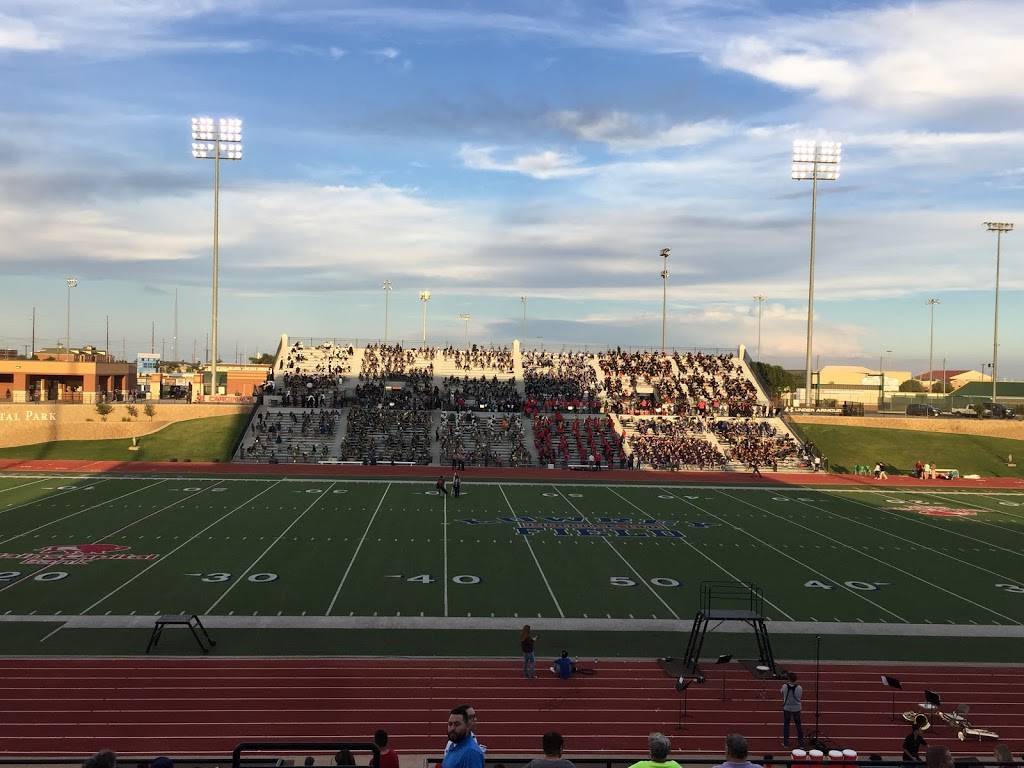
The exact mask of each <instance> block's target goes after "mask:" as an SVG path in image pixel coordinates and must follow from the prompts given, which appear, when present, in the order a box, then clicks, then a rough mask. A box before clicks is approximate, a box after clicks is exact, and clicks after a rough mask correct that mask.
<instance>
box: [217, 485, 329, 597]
mask: <svg viewBox="0 0 1024 768" xmlns="http://www.w3.org/2000/svg"><path fill="white" fill-rule="evenodd" d="M335 485H337V483H331V484H330V485H329V486H328V487H327V490H326V491H324V492H323V493H319V494H317V497H316V498H315V499H313V502H312V503H311V504H310V505H309V506H308V507H306V508H305V509H304V510H302V513H301V514H300V515H299V516H298V517H296V518H295V519H294V520H292V521H291V523H289V525H288V527H287V528H285V529H284V530H283V531H281V533H280V534H278V537H277V538H276V539H274V540H273V541H272V542H270V545H269V546H268V547H267V548H266V549H264V550H263V551H262V552H261V553H260V555H259V557H257V558H256V559H255V560H253V561H252V562H251V563H250V564H249V567H248V568H246V569H245V570H244V571H243V572H242V575H241V576H239V577H238V578H237V579H235V580H234V581H232V582H231V585H230V586H229V587H228V588H227V589H225V590H224V591H223V592H222V593H221V595H220V597H218V598H217V599H216V600H214V601H213V603H212V604H211V605H210V607H209V608H207V609H206V611H205V613H213V609H214V608H216V607H217V606H218V605H220V601H221V600H223V599H224V598H225V597H227V596H228V594H229V593H230V592H231V590H232V589H234V588H235V587H237V586H238V585H239V584H240V583H242V580H243V579H245V577H246V576H248V575H249V572H250V571H251V570H252V569H253V568H255V567H256V566H257V565H258V564H259V562H260V560H262V559H263V558H264V557H266V555H267V553H268V552H269V551H270V550H272V549H273V548H274V546H275V545H276V544H277V543H278V542H279V541H280V540H281V539H283V538H284V536H285V534H286V533H288V531H290V530H291V529H292V527H293V526H294V525H295V524H296V523H298V522H299V521H300V520H301V519H302V518H304V517H305V516H306V513H307V512H309V510H311V509H312V508H313V507H314V506H316V503H317V502H318V501H320V499H323V498H326V497H327V494H328V493H330V490H331V488H333V487H334V486H335Z"/></svg>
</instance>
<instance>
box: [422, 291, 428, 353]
mask: <svg viewBox="0 0 1024 768" xmlns="http://www.w3.org/2000/svg"><path fill="white" fill-rule="evenodd" d="M428 301H430V291H420V305H421V306H422V308H423V318H422V326H423V328H422V331H423V333H422V336H423V338H422V340H421V343H422V344H423V346H424V347H425V346H427V302H428Z"/></svg>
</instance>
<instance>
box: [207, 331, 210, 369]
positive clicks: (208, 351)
mask: <svg viewBox="0 0 1024 768" xmlns="http://www.w3.org/2000/svg"><path fill="white" fill-rule="evenodd" d="M206 362H207V364H209V362H210V334H206Z"/></svg>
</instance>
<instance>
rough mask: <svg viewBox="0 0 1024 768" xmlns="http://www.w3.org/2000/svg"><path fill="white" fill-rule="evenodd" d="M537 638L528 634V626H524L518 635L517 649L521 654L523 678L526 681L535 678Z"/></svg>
mask: <svg viewBox="0 0 1024 768" xmlns="http://www.w3.org/2000/svg"><path fill="white" fill-rule="evenodd" d="M536 641H537V636H536V635H532V634H530V625H529V624H524V625H523V629H522V631H521V632H520V633H519V649H520V650H521V651H522V652H523V677H525V678H526V679H527V680H530V679H532V678H535V677H536V676H537V655H536V654H535V653H534V649H535V645H534V643H535V642H536Z"/></svg>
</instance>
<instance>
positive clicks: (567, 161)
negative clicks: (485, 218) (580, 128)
mask: <svg viewBox="0 0 1024 768" xmlns="http://www.w3.org/2000/svg"><path fill="white" fill-rule="evenodd" d="M497 151H498V149H497V148H496V147H474V146H470V145H468V144H467V145H463V146H462V147H461V148H460V149H459V153H458V154H459V158H460V159H461V160H462V162H463V164H464V165H465V166H466V167H467V168H471V169H473V170H476V171H502V172H506V173H521V174H523V175H525V176H530V177H531V178H534V179H542V180H546V179H565V178H570V177H575V176H586V175H587V174H589V173H592V172H593V168H587V167H585V166H581V165H580V164H579V163H580V159H579V158H578V157H576V156H574V155H567V154H564V153H562V152H556V151H554V150H545V151H543V152H535V153H532V154H525V155H518V156H515V157H512V158H510V159H508V160H498V159H497V158H495V153H496V152H497Z"/></svg>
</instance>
